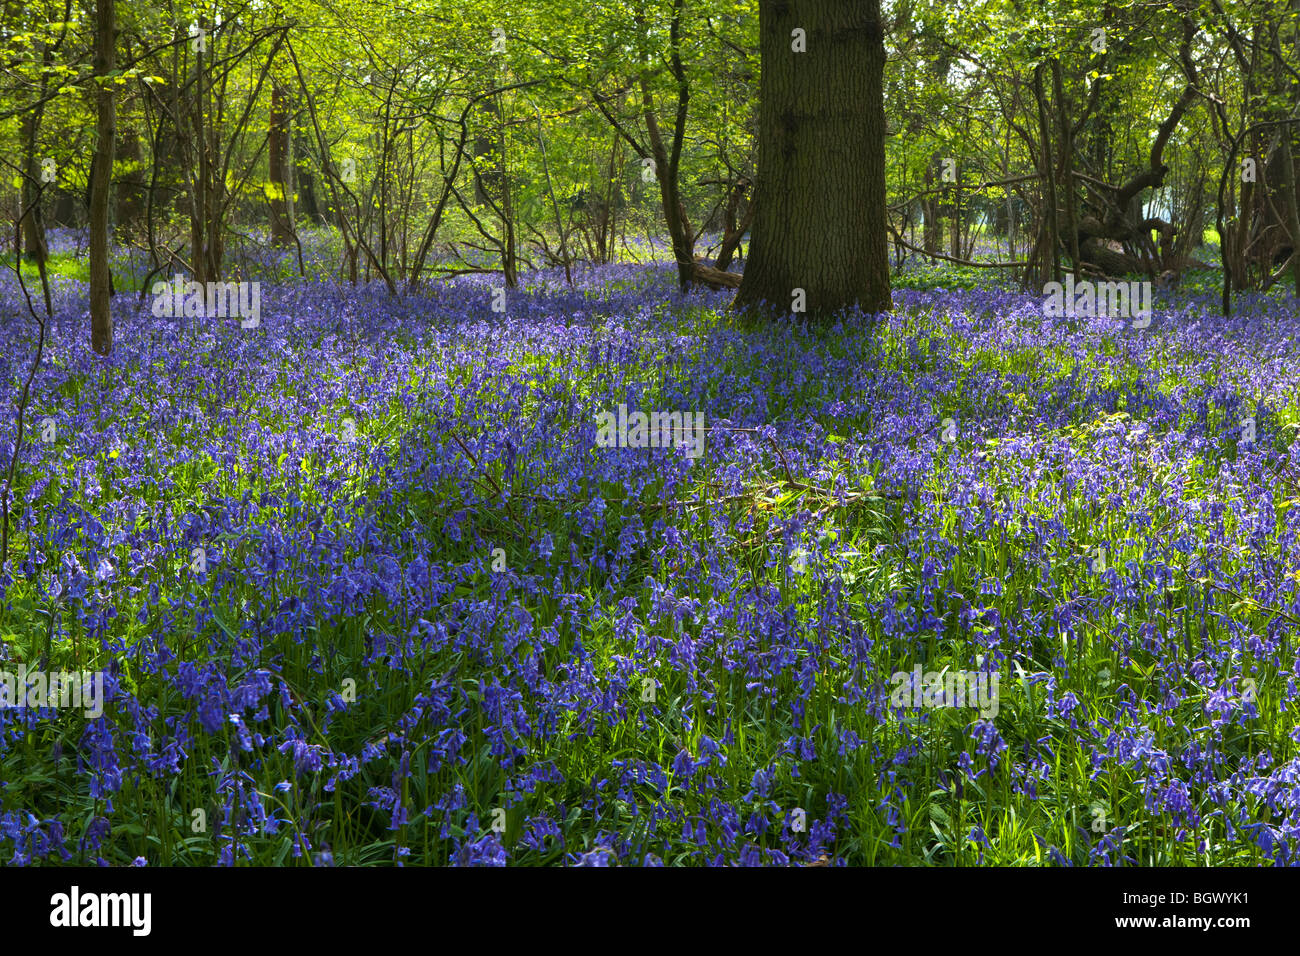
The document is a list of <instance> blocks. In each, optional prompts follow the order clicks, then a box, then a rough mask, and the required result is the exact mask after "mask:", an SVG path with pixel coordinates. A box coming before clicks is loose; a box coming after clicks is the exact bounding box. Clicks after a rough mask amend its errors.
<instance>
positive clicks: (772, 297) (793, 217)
mask: <svg viewBox="0 0 1300 956" xmlns="http://www.w3.org/2000/svg"><path fill="white" fill-rule="evenodd" d="M796 30H802V31H804V33H803V34H802V36H803V37H805V38H806V44H807V47H806V52H795V51H794V49H793V48H794V46H795V36H796V34H795V32H794V31H796ZM759 50H760V54H761V57H762V70H763V73H762V80H761V84H760V92H759V98H760V99H759V157H758V177H757V179H758V181H757V183H756V186H755V196H754V204H755V206H756V210H755V214H754V225H753V231H752V241H751V243H750V250H749V253H750V254H749V260H748V262H747V263H746V265H745V275H744V279H743V281H742V282H741V285H740V291H739V292H738V293H737V295H736V300H735V307H736V308H741V309H748V308H754V307H758V306H760V304H761V303H766V304H767V307H768V308H775V309H776V310H778V311H788V310H789V309H790V308H791V304H792V302H793V301H795V299H794V290H796V289H802V290H804V293H805V304H806V308H807V312H808V314H809V315H810V316H828V315H830V314H832V313H834V312H837V311H839V310H841V309H844V308H847V307H853V306H859V307H861V308H862V309H863V310H864V311H866V312H873V313H874V312H884V311H889V310H890V309H892V308H893V303H892V297H891V295H890V288H889V249H888V231H887V228H886V226H887V222H886V217H887V215H888V210H887V208H886V205H885V108H884V91H883V85H882V84H883V73H884V65H885V45H884V29H883V24H882V21H881V16H880V0H852V2H846V0H760V2H759Z"/></svg>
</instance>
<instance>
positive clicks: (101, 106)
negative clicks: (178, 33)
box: [90, 0, 117, 355]
mask: <svg viewBox="0 0 1300 956" xmlns="http://www.w3.org/2000/svg"><path fill="white" fill-rule="evenodd" d="M113 14H114V10H113V0H97V2H96V4H95V57H94V75H95V78H96V81H97V82H98V84H99V86H98V88H97V89H96V91H95V106H96V113H97V117H96V123H95V133H96V139H97V142H96V147H95V158H94V161H93V162H92V163H91V169H90V184H91V185H90V190H91V191H90V344H91V347H92V348H93V349H94V350H95V351H96V352H98V353H99V354H100V355H108V354H110V353H111V352H112V351H113V313H112V309H111V304H112V277H111V275H110V273H109V266H108V240H109V235H108V201H109V198H110V196H109V184H110V181H111V180H112V177H113V140H114V138H115V136H116V133H117V110H116V107H115V104H114V102H113V87H112V84H111V83H109V82H107V81H106V80H105V79H104V78H105V77H107V76H108V74H109V73H111V72H112V71H113V68H114V66H115V65H116V62H115V60H116V58H115V57H114V55H113V42H114V27H113V20H114V16H113Z"/></svg>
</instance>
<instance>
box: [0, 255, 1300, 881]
mask: <svg viewBox="0 0 1300 956" xmlns="http://www.w3.org/2000/svg"><path fill="white" fill-rule="evenodd" d="M230 278H238V276H231V277H230ZM492 284H493V280H492V279H491V278H490V277H486V276H483V277H478V276H468V277H462V278H460V279H457V280H455V281H452V282H447V283H444V284H442V285H439V286H435V287H433V288H430V289H428V290H427V291H424V292H421V293H419V294H412V295H406V296H403V297H401V298H399V299H393V298H391V297H389V296H388V295H387V294H386V293H385V291H384V290H383V289H382V286H381V285H379V284H378V283H375V284H372V285H371V286H369V287H367V286H361V287H351V286H347V285H337V284H333V283H330V282H327V281H321V280H320V279H319V278H315V279H313V278H309V279H308V280H300V281H282V282H275V283H267V284H265V285H264V286H263V287H262V290H261V292H262V308H261V324H260V326H259V327H258V328H255V329H245V328H242V327H241V325H240V322H239V320H238V318H237V317H236V318H234V319H194V318H190V319H167V318H156V317H154V316H153V315H152V313H151V310H150V308H149V305H150V303H149V300H148V297H146V298H145V300H144V301H141V300H140V299H138V298H137V297H136V296H135V295H134V294H126V293H124V294H121V295H119V296H118V297H117V298H116V299H115V302H114V308H115V314H116V320H117V346H116V350H115V353H114V354H113V356H112V357H111V358H109V359H107V360H105V359H102V358H100V357H98V356H95V355H94V354H93V353H92V352H91V351H90V349H89V344H88V338H89V336H88V329H87V325H88V319H87V312H86V299H85V286H84V284H82V283H80V282H78V281H76V280H75V279H64V278H58V277H56V280H55V288H54V309H55V316H54V320H53V322H52V323H51V325H50V329H49V333H50V334H49V341H48V342H47V345H46V352H45V360H44V361H43V362H42V364H41V366H40V368H39V370H38V371H37V373H36V376H35V381H34V385H33V392H32V396H33V397H32V408H31V409H30V410H29V412H28V421H29V424H30V423H31V422H33V421H40V420H42V419H45V418H51V419H53V420H54V422H55V423H56V426H57V427H56V430H55V434H54V440H53V441H51V442H45V441H43V440H41V436H38V435H35V434H33V433H32V432H31V431H30V430H29V432H28V435H27V437H26V439H25V441H24V443H23V445H22V447H21V452H20V455H19V459H18V468H17V472H16V476H15V483H14V489H13V491H14V502H13V505H12V508H11V512H12V516H13V517H12V523H13V527H12V541H11V545H10V555H9V562H8V565H7V566H6V567H5V568H4V569H3V573H2V574H0V669H9V670H13V669H16V668H17V667H18V666H19V664H20V663H25V664H27V665H28V666H30V667H36V666H38V664H43V665H44V666H45V667H46V668H47V669H48V670H52V671H53V670H74V669H80V670H92V671H96V670H97V671H102V672H103V673H104V675H105V677H104V680H105V687H106V693H107V701H106V704H105V710H104V714H103V716H102V717H100V718H98V719H91V718H87V717H86V716H85V715H84V714H83V713H82V712H81V711H79V710H67V709H54V708H44V709H42V708H8V709H0V861H2V862H5V863H10V864H33V865H57V864H61V863H69V864H74V863H75V864H99V865H129V864H132V863H135V864H137V865H141V864H146V863H147V864H149V865H248V864H255V865H276V864H289V865H334V864H337V865H367V864H371V865H392V864H404V863H405V864H408V865H448V864H449V865H504V864H547V863H554V864H567V865H583V866H606V865H620V864H621V865H653V866H658V865H682V864H703V865H769V864H775V865H809V864H823V865H824V864H829V865H846V864H848V865H852V864H959V865H972V864H978V863H986V864H996V865H1142V866H1146V865H1205V864H1212V865H1274V864H1290V863H1295V862H1297V861H1300V755H1298V748H1297V744H1300V693H1298V692H1297V680H1300V657H1298V656H1297V655H1298V649H1297V640H1296V633H1297V632H1296V624H1297V623H1298V622H1300V543H1298V542H1297V532H1298V531H1300V509H1298V508H1296V507H1295V506H1296V505H1297V504H1300V490H1298V488H1297V482H1298V480H1300V473H1298V471H1297V466H1298V465H1300V443H1298V442H1297V428H1298V427H1300V403H1298V398H1297V393H1296V382H1297V379H1298V378H1300V340H1298V339H1297V335H1298V330H1300V313H1298V312H1297V307H1296V305H1295V303H1294V300H1286V299H1285V298H1282V297H1281V296H1278V297H1274V298H1262V297H1261V298H1257V299H1250V298H1246V299H1243V300H1242V302H1241V313H1240V314H1241V317H1239V318H1235V319H1233V320H1224V319H1221V318H1218V317H1216V316H1215V315H1214V305H1215V303H1214V301H1213V298H1212V297H1209V296H1207V297H1206V298H1204V299H1203V300H1202V299H1198V298H1196V297H1193V296H1187V297H1184V298H1180V299H1176V300H1174V301H1164V302H1161V303H1159V306H1158V312H1157V315H1156V320H1155V321H1154V322H1153V323H1152V325H1151V327H1150V328H1148V329H1144V330H1134V329H1131V328H1127V327H1125V324H1124V323H1122V322H1120V321H1118V320H1109V319H1090V318H1074V319H1051V320H1049V319H1045V318H1043V316H1042V309H1041V303H1040V301H1039V299H1038V298H1036V297H1031V296H1026V295H1021V294H1015V293H1012V292H1007V291H998V290H996V289H967V290H959V291H952V290H942V289H932V290H929V291H923V290H910V289H907V290H903V289H900V290H899V291H898V292H897V293H896V305H897V307H898V308H897V310H896V312H895V314H893V315H892V316H888V317H885V318H883V319H882V320H881V321H879V322H875V323H873V322H871V321H869V320H867V319H864V318H863V317H861V316H856V317H846V318H844V319H843V320H842V321H840V322H838V323H836V324H834V325H833V326H825V327H808V326H806V325H803V324H799V323H795V322H793V321H779V322H774V323H770V324H766V325H760V324H756V323H752V322H748V323H747V322H741V321H739V320H737V319H735V318H733V317H730V316H729V315H728V314H727V313H726V312H725V304H726V297H725V295H724V294H703V293H694V294H692V295H690V296H687V297H682V296H681V295H680V294H679V293H678V292H677V290H676V288H675V285H674V274H673V273H672V271H671V270H670V269H667V268H665V267H657V266H656V267H633V266H612V267H607V268H604V269H600V270H588V271H583V272H580V273H579V274H577V275H576V277H575V283H574V285H573V286H572V287H570V286H569V285H567V284H566V283H565V281H564V276H563V274H556V273H551V272H547V273H534V274H532V275H531V276H530V278H529V282H528V287H527V288H526V289H520V290H518V291H512V292H511V293H510V294H509V295H508V296H507V310H506V312H505V314H498V313H496V312H494V311H493V310H492V300H493V295H492V289H491V286H492ZM37 301H38V302H39V299H37ZM38 308H39V305H38ZM35 341H36V334H35V324H34V323H33V321H32V319H31V317H30V316H29V315H28V314H27V312H26V306H25V305H23V304H22V299H21V294H20V292H19V290H18V288H17V283H16V281H15V277H14V275H13V273H12V271H9V272H8V273H7V274H6V275H5V277H3V278H0V391H2V392H3V394H4V395H5V401H4V405H3V408H4V415H3V419H2V421H0V424H2V425H3V428H2V429H0V460H3V462H4V463H5V464H6V465H7V463H8V461H9V458H10V455H11V453H12V449H13V440H14V422H13V401H14V399H15V397H16V396H17V394H18V391H19V387H20V384H21V381H22V380H23V379H24V378H25V377H26V374H27V370H28V368H29V366H30V363H31V359H32V356H33V354H34V351H35ZM620 403H625V404H626V405H627V406H628V408H629V409H632V410H636V409H642V410H647V411H651V410H663V411H673V410H677V411H698V412H703V413H704V414H705V416H706V421H707V425H708V432H707V438H706V444H705V449H704V452H703V454H702V455H701V456H700V457H699V458H697V459H692V458H691V457H688V456H687V455H686V454H685V453H684V452H683V451H682V450H680V449H673V448H644V449H638V448H603V447H597V445H596V440H595V439H596V429H597V425H596V416H597V414H598V413H600V412H602V411H607V410H612V409H614V408H616V407H617V406H618V405H619V404H620ZM948 418H950V419H952V422H951V425H952V427H951V428H945V427H944V425H943V421H944V419H948ZM1248 418H1249V419H1253V425H1254V438H1253V441H1252V440H1248V439H1247V435H1248V432H1247V429H1246V426H1244V425H1243V422H1244V421H1245V420H1246V419H1248ZM197 549H201V553H202V555H203V556H204V559H205V560H204V561H203V562H202V564H201V565H200V566H201V568H202V570H195V567H196V564H195V554H196V550H197ZM1099 559H1100V560H1099ZM918 665H920V666H921V667H922V668H924V670H926V671H940V670H943V669H945V668H950V669H955V670H964V671H985V672H988V673H996V674H998V675H1000V678H1001V684H1000V701H999V707H998V708H997V713H996V715H994V716H991V717H989V718H985V717H983V716H981V714H980V712H979V711H978V710H972V709H970V708H966V709H963V708H959V707H948V708H908V707H898V706H894V705H893V703H892V702H891V699H890V692H891V675H892V674H894V673H896V672H900V671H912V670H913V668H915V667H916V666H918Z"/></svg>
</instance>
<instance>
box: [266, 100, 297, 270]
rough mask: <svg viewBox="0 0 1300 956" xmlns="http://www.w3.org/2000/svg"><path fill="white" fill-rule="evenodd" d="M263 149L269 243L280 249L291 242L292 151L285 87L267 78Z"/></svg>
mask: <svg viewBox="0 0 1300 956" xmlns="http://www.w3.org/2000/svg"><path fill="white" fill-rule="evenodd" d="M267 152H268V162H269V166H270V169H269V171H268V173H269V175H268V178H269V180H270V190H269V192H270V205H271V245H272V246H274V247H276V248H281V249H282V248H285V247H286V246H290V245H292V244H293V184H292V181H291V179H292V173H291V163H292V162H293V159H292V156H293V153H292V147H291V141H290V139H289V91H288V90H287V89H286V88H285V87H284V86H283V85H282V84H281V83H280V82H279V81H277V80H272V81H271V119H270V124H269V128H268V129H267Z"/></svg>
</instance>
